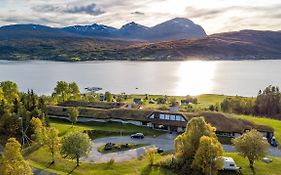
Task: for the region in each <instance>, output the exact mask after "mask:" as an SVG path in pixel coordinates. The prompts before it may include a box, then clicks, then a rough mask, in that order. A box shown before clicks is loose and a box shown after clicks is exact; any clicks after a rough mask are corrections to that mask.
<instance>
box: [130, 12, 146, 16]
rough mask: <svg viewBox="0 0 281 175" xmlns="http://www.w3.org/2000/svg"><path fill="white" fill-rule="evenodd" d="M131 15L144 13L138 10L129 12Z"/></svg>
mask: <svg viewBox="0 0 281 175" xmlns="http://www.w3.org/2000/svg"><path fill="white" fill-rule="evenodd" d="M131 14H132V15H144V13H143V12H139V11H134V12H132V13H131Z"/></svg>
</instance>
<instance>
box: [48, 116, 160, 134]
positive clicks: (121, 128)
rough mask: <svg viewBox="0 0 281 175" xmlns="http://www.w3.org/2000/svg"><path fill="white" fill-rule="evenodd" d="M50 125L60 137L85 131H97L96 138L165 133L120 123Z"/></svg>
mask: <svg viewBox="0 0 281 175" xmlns="http://www.w3.org/2000/svg"><path fill="white" fill-rule="evenodd" d="M50 125H51V126H53V127H55V128H57V129H58V130H59V135H60V136H63V135H65V134H67V133H68V132H71V131H81V132H83V131H85V130H95V131H99V132H97V134H98V135H96V136H95V138H99V137H103V136H116V135H130V134H133V133H137V132H142V133H144V135H150V136H153V135H156V136H158V135H161V134H164V133H165V132H162V131H156V130H153V129H151V128H146V127H141V126H135V125H132V124H122V123H118V122H107V123H101V122H87V123H77V124H75V125H74V127H73V128H72V127H71V123H70V122H67V121H65V120H59V119H50Z"/></svg>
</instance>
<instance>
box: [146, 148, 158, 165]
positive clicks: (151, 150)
mask: <svg viewBox="0 0 281 175" xmlns="http://www.w3.org/2000/svg"><path fill="white" fill-rule="evenodd" d="M156 153H157V150H156V149H155V148H148V149H147V150H146V151H145V157H146V159H147V161H148V164H149V165H150V166H152V165H153V164H154V160H155V155H156Z"/></svg>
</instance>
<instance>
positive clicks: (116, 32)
mask: <svg viewBox="0 0 281 175" xmlns="http://www.w3.org/2000/svg"><path fill="white" fill-rule="evenodd" d="M206 36H207V35H206V33H205V31H204V29H203V28H202V27H201V26H199V25H197V24H195V23H193V22H192V21H190V20H188V19H185V18H175V19H172V20H169V21H166V22H164V23H161V24H158V25H156V26H154V27H146V26H143V25H140V24H137V23H135V22H130V23H128V24H125V25H123V26H122V27H121V28H120V29H116V28H114V27H110V26H106V25H102V24H92V25H84V26H83V25H74V26H68V27H63V28H52V27H48V26H42V25H35V24H18V25H9V26H3V27H1V28H0V38H1V39H22V38H50V37H53V38H57V37H59V38H61V37H91V38H106V39H108V38H111V39H122V40H140V41H150V42H153V41H166V40H177V39H196V38H203V37H206Z"/></svg>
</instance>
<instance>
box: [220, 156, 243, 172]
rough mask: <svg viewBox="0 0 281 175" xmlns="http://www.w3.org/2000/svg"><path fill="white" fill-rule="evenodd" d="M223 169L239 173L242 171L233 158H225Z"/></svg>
mask: <svg viewBox="0 0 281 175" xmlns="http://www.w3.org/2000/svg"><path fill="white" fill-rule="evenodd" d="M223 160H224V161H223V162H224V165H223V169H224V170H231V171H237V170H239V169H240V167H238V166H236V164H235V161H234V160H233V158H231V157H223Z"/></svg>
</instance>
